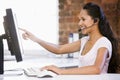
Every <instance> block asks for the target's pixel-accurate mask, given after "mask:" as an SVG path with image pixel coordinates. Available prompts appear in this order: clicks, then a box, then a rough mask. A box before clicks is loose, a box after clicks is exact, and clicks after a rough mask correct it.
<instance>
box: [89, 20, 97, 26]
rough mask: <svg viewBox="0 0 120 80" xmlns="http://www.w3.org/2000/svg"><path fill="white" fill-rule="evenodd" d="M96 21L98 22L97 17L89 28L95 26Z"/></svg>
mask: <svg viewBox="0 0 120 80" xmlns="http://www.w3.org/2000/svg"><path fill="white" fill-rule="evenodd" d="M96 22H97V19H94V23H93V24H92V25H91V26H88V28H90V27H92V26H94V25H95V23H96Z"/></svg>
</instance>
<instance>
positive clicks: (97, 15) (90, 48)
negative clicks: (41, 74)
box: [21, 3, 118, 75]
mask: <svg viewBox="0 0 120 80" xmlns="http://www.w3.org/2000/svg"><path fill="white" fill-rule="evenodd" d="M78 17H79V23H78V25H79V27H80V29H81V31H82V34H87V35H88V36H86V37H83V38H81V39H80V40H78V41H76V42H73V43H69V44H64V45H56V44H52V43H49V42H46V41H43V40H41V39H39V38H38V37H36V36H35V35H33V34H32V33H31V32H29V31H27V30H25V29H21V30H23V31H24V32H25V33H24V34H23V38H24V39H31V40H32V41H34V42H36V43H38V44H39V45H41V46H42V47H44V48H45V49H47V50H48V51H50V52H53V53H55V54H66V53H72V52H76V51H79V63H80V64H79V67H78V68H70V69H61V68H59V67H57V66H55V65H48V66H45V67H43V68H42V69H47V70H51V71H53V72H56V73H58V74H60V75H61V74H62V75H65V74H102V73H107V72H115V66H116V64H115V63H116V62H115V61H114V57H115V55H116V53H117V45H118V43H117V39H116V38H115V36H114V33H113V31H112V29H111V27H110V25H109V23H108V21H107V19H106V17H105V15H104V13H103V10H102V9H101V8H100V7H99V6H98V5H97V4H94V3H87V4H85V5H84V6H83V8H82V10H81V11H80V13H79V16H78Z"/></svg>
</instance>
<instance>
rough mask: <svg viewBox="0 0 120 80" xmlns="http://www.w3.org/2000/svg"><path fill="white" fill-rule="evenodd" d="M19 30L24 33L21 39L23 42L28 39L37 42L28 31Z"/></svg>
mask: <svg viewBox="0 0 120 80" xmlns="http://www.w3.org/2000/svg"><path fill="white" fill-rule="evenodd" d="M19 29H20V30H22V31H23V32H24V33H23V34H22V37H23V39H25V40H27V39H30V40H32V41H34V42H37V41H38V38H37V37H36V36H35V35H33V34H32V33H31V32H29V31H27V30H26V29H23V28H19Z"/></svg>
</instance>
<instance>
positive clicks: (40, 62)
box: [0, 52, 120, 80]
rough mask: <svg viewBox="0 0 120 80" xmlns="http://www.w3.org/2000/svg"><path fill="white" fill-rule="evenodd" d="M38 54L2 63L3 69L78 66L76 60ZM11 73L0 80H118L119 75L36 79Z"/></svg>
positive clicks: (59, 76) (20, 73) (21, 73)
mask: <svg viewBox="0 0 120 80" xmlns="http://www.w3.org/2000/svg"><path fill="white" fill-rule="evenodd" d="M39 53H40V52H38V53H34V54H29V53H27V54H25V57H24V58H23V61H22V62H16V61H4V69H5V70H15V69H24V68H29V67H43V66H46V65H57V66H59V67H68V66H75V65H78V59H77V58H62V57H54V56H48V55H41V54H39ZM41 53H43V52H41ZM46 54H47V53H46ZM27 55H29V56H27ZM31 56H32V57H31ZM28 57H29V58H28ZM25 58H26V59H25ZM13 73H14V72H13ZM13 73H12V72H11V74H10V75H5V74H4V75H0V80H90V79H91V80H120V74H100V75H58V76H56V77H53V78H37V77H28V76H27V75H25V74H24V72H22V71H21V72H19V73H17V74H13ZM12 74H13V75H12Z"/></svg>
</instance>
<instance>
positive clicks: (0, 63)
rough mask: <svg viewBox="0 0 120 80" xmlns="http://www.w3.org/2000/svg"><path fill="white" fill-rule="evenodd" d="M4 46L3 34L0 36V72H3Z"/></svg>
mask: <svg viewBox="0 0 120 80" xmlns="http://www.w3.org/2000/svg"><path fill="white" fill-rule="evenodd" d="M3 49H4V46H3V36H0V74H3V73H4V61H3V60H4V50H3Z"/></svg>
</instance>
